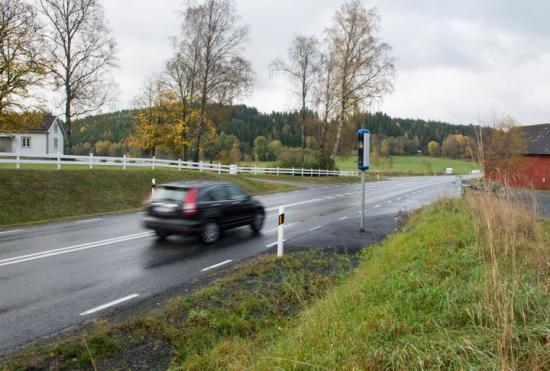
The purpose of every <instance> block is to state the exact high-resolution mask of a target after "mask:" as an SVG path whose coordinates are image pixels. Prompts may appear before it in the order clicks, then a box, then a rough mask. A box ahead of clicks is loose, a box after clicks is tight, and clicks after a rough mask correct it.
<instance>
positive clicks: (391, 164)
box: [241, 156, 479, 175]
mask: <svg viewBox="0 0 550 371" xmlns="http://www.w3.org/2000/svg"><path fill="white" fill-rule="evenodd" d="M241 166H258V167H273V166H275V165H274V163H273V162H269V161H259V162H247V163H241ZM336 167H337V168H338V169H339V170H343V171H356V170H357V159H356V158H355V156H338V157H337V158H336ZM449 167H450V168H453V170H454V173H455V174H467V173H470V172H471V171H472V170H479V165H478V164H476V163H473V162H470V161H466V160H456V159H452V158H443V157H429V156H391V158H388V159H384V158H382V159H380V162H379V164H378V166H375V165H372V166H371V169H372V170H371V171H372V172H374V171H376V170H378V171H380V172H381V173H382V174H386V175H433V174H434V173H436V174H439V175H440V174H443V172H444V171H445V169H446V168H449Z"/></svg>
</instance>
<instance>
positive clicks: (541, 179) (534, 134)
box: [508, 124, 550, 190]
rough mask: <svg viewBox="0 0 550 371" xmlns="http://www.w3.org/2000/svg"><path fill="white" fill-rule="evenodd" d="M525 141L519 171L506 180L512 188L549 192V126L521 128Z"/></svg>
mask: <svg viewBox="0 0 550 371" xmlns="http://www.w3.org/2000/svg"><path fill="white" fill-rule="evenodd" d="M521 130H522V131H523V133H524V134H525V138H526V140H527V145H526V149H525V150H524V151H523V154H522V159H521V166H519V170H517V171H515V172H514V174H513V175H512V176H511V177H510V179H509V180H508V182H509V184H510V185H511V186H513V187H527V188H534V189H544V190H550V124H543V125H533V126H522V127H521Z"/></svg>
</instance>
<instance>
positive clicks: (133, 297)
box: [80, 294, 139, 316]
mask: <svg viewBox="0 0 550 371" xmlns="http://www.w3.org/2000/svg"><path fill="white" fill-rule="evenodd" d="M138 296H139V294H132V295H128V296H125V297H123V298H120V299H117V300H115V301H112V302H110V303H107V304H103V305H100V306H99V307H95V308H93V309H90V310H87V311H86V312H82V313H80V315H81V316H87V315H90V314H94V313H96V312H99V311H100V310H104V309H107V308H110V307H113V306H115V305H118V304H121V303H124V302H125V301H128V300H132V299H135V298H137V297H138Z"/></svg>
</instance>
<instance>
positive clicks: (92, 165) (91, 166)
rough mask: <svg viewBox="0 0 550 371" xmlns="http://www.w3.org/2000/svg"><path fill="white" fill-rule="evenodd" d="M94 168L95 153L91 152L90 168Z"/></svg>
mask: <svg viewBox="0 0 550 371" xmlns="http://www.w3.org/2000/svg"><path fill="white" fill-rule="evenodd" d="M93 168H94V154H93V153H90V170H91V169H93Z"/></svg>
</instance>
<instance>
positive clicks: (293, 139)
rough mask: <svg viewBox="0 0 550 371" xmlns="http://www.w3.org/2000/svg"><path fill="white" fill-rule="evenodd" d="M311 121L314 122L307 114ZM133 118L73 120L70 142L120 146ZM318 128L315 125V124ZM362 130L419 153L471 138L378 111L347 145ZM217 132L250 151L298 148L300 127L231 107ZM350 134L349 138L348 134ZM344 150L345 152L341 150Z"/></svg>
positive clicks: (290, 117)
mask: <svg viewBox="0 0 550 371" xmlns="http://www.w3.org/2000/svg"><path fill="white" fill-rule="evenodd" d="M311 116H312V121H313V122H315V120H317V121H318V119H317V118H316V116H315V115H314V114H313V113H311ZM135 126H136V119H135V111H134V110H124V111H118V112H112V113H105V114H100V115H94V116H88V117H86V118H83V119H80V120H77V121H75V123H74V129H73V132H74V143H75V144H84V143H89V144H90V145H92V146H94V145H95V144H96V143H97V142H98V141H108V142H111V143H123V142H124V141H125V140H126V139H127V138H128V137H129V136H131V135H132V133H133V132H134V130H135ZM317 126H318V125H317ZM317 126H316V125H313V126H312V127H311V129H310V130H309V134H308V135H311V136H314V137H315V136H318V135H319V133H318V128H317ZM361 127H365V128H368V129H370V130H371V132H372V133H373V134H376V135H377V136H378V137H379V138H380V137H387V138H404V139H410V140H413V139H414V141H415V142H416V143H417V146H418V148H419V149H420V150H422V151H423V152H426V150H427V146H428V143H429V142H430V141H432V140H433V141H436V142H438V143H442V142H443V141H444V140H445V138H447V137H448V136H449V135H452V134H462V135H465V136H472V135H473V134H474V126H473V125H452V124H449V123H446V122H442V121H426V120H420V119H408V118H407V119H404V118H395V117H391V116H388V115H386V114H385V113H382V112H377V113H367V114H362V115H360V116H357V117H355V118H354V119H353V120H352V122H351V123H350V125H349V127H348V133H347V136H348V138H349V139H348V140H347V141H346V140H344V143H346V142H347V143H348V144H347V147H350V146H351V144H350V143H351V142H352V141H353V138H354V134H353V133H352V132H351V129H359V128H361ZM218 131H219V132H222V131H223V132H225V133H226V134H232V135H235V136H236V137H237V138H238V139H239V141H240V142H241V144H246V146H245V147H243V148H251V146H252V143H253V141H254V139H255V138H256V137H258V136H260V135H261V136H265V137H266V138H267V139H268V140H275V139H277V140H280V141H281V142H282V143H283V145H286V146H290V147H297V146H300V143H301V138H300V125H299V116H298V113H297V112H271V113H261V112H259V111H258V110H257V109H256V108H254V107H248V106H245V105H237V106H234V107H233V108H232V110H231V114H230V115H229V120H228V121H227V122H224V123H221V124H220V125H219V126H218ZM352 134H353V135H352ZM344 151H345V150H344Z"/></svg>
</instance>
